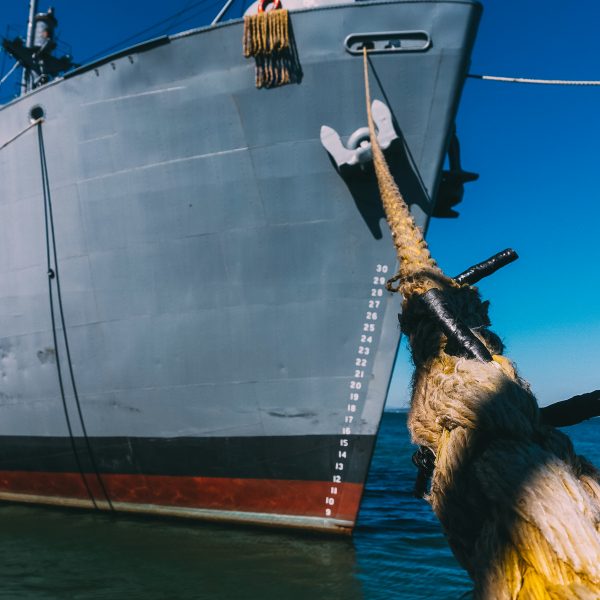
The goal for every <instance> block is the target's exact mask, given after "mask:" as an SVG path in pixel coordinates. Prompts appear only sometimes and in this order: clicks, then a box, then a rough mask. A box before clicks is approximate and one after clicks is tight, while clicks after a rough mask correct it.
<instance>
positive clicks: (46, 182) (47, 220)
mask: <svg viewBox="0 0 600 600" xmlns="http://www.w3.org/2000/svg"><path fill="white" fill-rule="evenodd" d="M42 122H43V118H41V119H37V121H35V122H34V123H33V124H32V125H37V126H38V147H39V154H40V168H41V174H42V194H43V200H44V224H45V237H46V266H47V274H48V299H49V304H50V318H51V322H52V337H53V342H54V348H55V349H56V368H57V372H58V383H59V388H60V395H61V400H62V405H63V411H64V415H65V420H66V423H67V429H68V431H69V438H70V440H71V448H72V450H73V455H74V456H75V461H76V463H77V468H78V470H79V473H80V475H81V479H82V481H83V484H84V486H85V488H86V491H87V493H88V495H89V496H90V499H91V501H92V504H93V505H94V508H95V509H98V508H99V507H98V503H97V501H96V498H95V496H94V494H93V492H92V490H91V488H90V485H89V482H88V480H87V477H86V474H85V470H84V469H83V465H82V462H81V457H80V455H79V451H78V450H77V447H76V444H75V438H74V436H73V427H72V424H71V419H70V416H69V411H68V408H67V400H66V394H65V385H64V381H63V376H62V369H61V363H60V353H59V351H58V334H57V324H56V317H55V307H54V291H53V282H55V284H56V298H57V304H58V314H59V317H60V323H61V328H62V331H63V342H64V347H65V354H66V358H67V366H68V372H69V379H70V382H71V387H72V389H73V396H74V398H75V404H76V406H77V414H78V417H79V423H80V425H81V430H82V433H83V438H84V441H85V446H86V450H87V453H88V456H89V460H90V463H91V465H92V469H93V471H94V475H95V478H96V480H97V482H98V484H99V486H100V489H101V490H102V495H103V496H104V498H105V499H106V502H107V504H108V507H109V510H110V511H111V512H114V510H115V509H114V506H113V504H112V502H111V499H110V496H109V494H108V492H107V490H106V486H105V485H104V481H103V479H102V476H101V475H100V471H99V469H98V465H97V463H96V458H95V455H94V452H93V450H92V447H91V444H90V440H89V437H88V433H87V429H86V426H85V421H84V419H83V412H82V409H81V402H80V399H79V393H78V391H77V385H76V383H75V374H74V372H73V361H72V359H71V350H70V346H69V338H68V334H67V326H66V321H65V314H64V309H63V302H62V291H61V286H60V273H59V268H58V253H57V250H56V235H55V229H54V217H53V211H52V196H51V193H50V178H49V175H48V163H47V160H46V149H45V146H44V135H43V132H42Z"/></svg>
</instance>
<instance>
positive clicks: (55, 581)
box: [0, 414, 600, 600]
mask: <svg viewBox="0 0 600 600" xmlns="http://www.w3.org/2000/svg"><path fill="white" fill-rule="evenodd" d="M599 429H600V419H596V420H595V421H592V422H588V423H584V424H582V425H578V426H576V427H571V428H569V429H568V431H567V432H568V433H569V435H571V437H572V439H573V441H574V442H575V446H576V449H577V450H578V451H580V452H582V453H585V454H586V455H587V456H588V458H589V459H591V460H592V461H593V462H595V463H596V464H598V463H599V462H600V448H599V446H598V442H597V440H598V430H599ZM411 452H412V450H411V447H410V444H409V442H408V432H407V431H406V418H405V416H404V415H398V414H386V416H385V417H384V420H383V423H382V429H381V432H380V437H379V441H378V444H377V449H376V452H375V457H374V460H373V464H372V468H371V475H370V479H369V485H368V488H367V492H366V493H365V498H364V501H363V506H362V510H361V515H360V520H359V526H358V527H357V530H356V533H355V535H354V539H353V540H350V539H347V538H325V537H317V536H308V535H301V534H297V533H285V532H279V531H269V530H260V529H248V528H233V527H231V528H230V527H223V526H216V525H211V524H203V523H196V522H190V521H162V520H150V519H142V518H132V517H121V516H119V517H118V518H112V517H111V516H110V515H104V514H95V513H88V512H73V511H62V510H57V509H50V508H48V509H47V508H38V507H28V506H16V505H13V506H11V505H0V581H1V585H0V598H7V599H8V598H10V599H11V600H12V599H22V598H23V599H24V598H32V599H35V600H38V599H39V600H46V599H61V600H62V599H65V598H73V599H76V600H79V599H81V600H92V599H111V600H119V599H121V598H127V599H128V600H129V599H131V600H134V599H135V600H137V599H140V600H153V599H161V600H162V599H165V598H174V599H183V600H185V599H188V598H190V599H191V598H194V599H209V598H210V599H211V600H212V599H221V598H223V599H228V600H229V599H237V598H240V599H252V598H260V599H261V600H263V599H270V598H281V599H286V600H287V599H292V600H293V599H300V598H301V599H305V598H306V599H309V598H310V599H311V600H312V599H319V600H320V599H322V598H323V599H331V600H337V599H344V600H355V599H357V600H358V599H362V598H365V599H369V600H372V599H382V600H383V599H388V598H401V599H402V600H420V599H425V598H429V599H432V600H435V599H440V600H442V599H443V600H446V599H452V600H458V599H459V598H461V597H466V596H464V594H465V593H466V592H468V590H469V587H470V585H469V581H468V578H467V577H466V575H465V574H464V572H463V571H462V570H461V569H460V567H459V566H458V565H457V563H456V561H455V560H454V558H453V557H452V555H451V553H450V551H449V549H448V547H447V545H446V542H445V540H444V538H443V535H442V534H441V532H440V528H439V526H438V524H437V521H436V520H435V518H434V517H433V515H432V514H431V511H430V509H429V507H428V506H427V505H426V504H425V502H424V501H422V500H416V499H414V498H413V497H412V486H413V482H414V476H415V470H414V468H413V467H412V464H411V462H410V455H411Z"/></svg>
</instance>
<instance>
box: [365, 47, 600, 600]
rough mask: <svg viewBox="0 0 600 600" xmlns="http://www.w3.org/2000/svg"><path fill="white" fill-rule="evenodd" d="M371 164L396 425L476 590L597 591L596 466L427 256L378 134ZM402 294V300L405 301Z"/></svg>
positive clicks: (530, 598)
mask: <svg viewBox="0 0 600 600" xmlns="http://www.w3.org/2000/svg"><path fill="white" fill-rule="evenodd" d="M364 70H365V90H366V96H367V112H368V116H369V129H370V132H371V146H372V151H373V160H374V164H375V171H376V174H377V180H378V183H379V187H380V193H381V197H382V201H383V205H384V209H385V212H386V217H387V220H388V223H389V225H390V229H391V231H392V236H393V239H394V244H395V245H396V250H397V254H398V259H399V261H400V268H399V274H398V276H397V279H398V282H399V289H400V291H401V292H402V293H403V295H404V296H405V301H404V306H405V312H406V314H404V315H403V320H405V321H406V322H407V323H409V324H410V329H411V331H410V336H409V337H410V344H411V349H412V353H413V360H414V362H415V365H416V371H415V375H414V380H413V395H412V400H411V408H410V413H409V419H408V426H409V429H410V432H411V436H412V440H413V442H414V443H416V444H418V445H420V446H424V447H426V448H429V449H430V450H431V451H432V452H433V454H434V455H435V469H434V471H433V476H432V481H431V489H430V491H429V494H428V495H427V500H428V501H429V502H430V504H431V506H432V508H433V510H434V511H435V513H436V515H437V516H438V518H439V519H440V522H441V523H442V526H443V527H444V531H445V533H446V536H447V538H448V542H449V544H450V547H451V548H452V551H453V552H454V554H455V556H456V557H457V559H458V560H459V562H460V563H461V564H462V565H463V567H464V568H465V569H466V570H467V572H468V573H469V575H470V576H471V578H472V579H473V581H474V583H475V590H474V594H475V598H476V599H478V600H598V599H599V598H600V472H599V471H598V470H597V469H596V468H595V467H594V466H593V465H591V464H590V463H588V462H587V461H586V460H585V459H584V458H582V457H580V456H577V455H576V454H575V451H574V449H573V446H572V444H571V441H570V440H569V438H568V437H567V436H566V435H564V434H563V433H561V432H560V431H558V430H556V429H554V428H553V427H551V426H548V425H545V424H544V423H543V422H542V420H541V419H540V412H539V408H538V405H537V402H536V399H535V397H534V396H533V394H532V393H531V391H530V389H529V386H528V384H527V382H525V381H524V380H523V379H521V378H520V377H519V376H518V374H517V373H516V370H515V368H514V365H513V364H512V363H511V361H509V360H508V359H507V358H505V357H504V356H501V355H500V352H501V347H500V346H501V344H495V343H494V340H498V338H497V336H496V335H495V334H493V333H492V332H491V331H489V330H488V329H487V326H488V325H489V321H488V320H487V305H486V304H485V303H483V302H482V301H481V299H480V298H479V294H478V292H477V290H476V289H475V288H469V287H468V286H462V287H460V286H458V285H457V284H456V282H454V281H453V280H452V279H450V278H448V277H446V276H445V275H444V274H443V273H442V272H441V270H440V269H439V267H437V265H436V264H435V262H434V261H433V259H432V258H431V256H430V255H429V251H428V249H427V246H426V244H425V241H424V240H423V236H422V234H421V231H420V230H419V229H418V228H417V227H416V226H415V224H414V221H413V220H412V217H411V216H410V213H409V211H408V208H407V206H406V204H405V203H404V200H403V198H402V196H401V194H400V192H399V190H398V188H397V186H396V184H395V182H394V180H393V177H392V175H391V173H390V171H389V168H388V167H387V164H386V162H385V158H384V156H383V152H382V151H381V148H380V147H379V145H378V141H377V137H376V135H375V128H374V124H373V119H372V117H371V107H370V104H371V102H370V94H369V83H368V62H367V53H366V50H365V53H364ZM431 288H438V289H440V290H442V291H443V293H444V294H445V296H446V297H447V301H448V305H449V306H450V307H451V308H452V310H453V311H454V312H455V314H456V317H457V318H459V319H460V320H461V321H462V322H463V323H466V324H468V326H469V327H470V328H471V329H472V331H473V334H474V335H477V337H478V338H479V339H480V340H481V341H482V342H483V343H484V344H485V345H486V347H487V348H488V350H489V351H490V354H494V360H493V361H491V362H481V361H478V360H470V359H467V358H464V357H460V356H456V355H454V354H453V353H452V352H451V351H450V350H449V348H448V346H447V344H448V340H446V338H445V336H444V335H442V334H441V333H440V330H439V327H438V326H437V324H436V323H435V322H433V321H432V320H431V319H430V318H429V317H428V315H427V314H425V313H419V310H420V309H419V303H418V302H415V301H414V300H415V299H416V298H418V296H420V295H421V294H423V293H424V292H427V291H428V290H430V289H431ZM411 300H412V301H411Z"/></svg>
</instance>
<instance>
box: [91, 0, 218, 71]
mask: <svg viewBox="0 0 600 600" xmlns="http://www.w3.org/2000/svg"><path fill="white" fill-rule="evenodd" d="M200 4H205V6H204V7H203V8H202V10H200V11H198V12H197V13H196V14H195V16H196V15H198V14H202V13H204V12H208V10H209V9H213V8H214V7H215V6H217V5H220V4H222V0H217V1H215V2H211V3H210V4H206V2H205V0H198V1H196V2H192V3H190V2H188V3H187V4H186V6H184V7H183V8H182V9H180V10H178V11H177V12H175V13H173V14H172V15H170V16H169V17H165V18H163V19H161V20H160V21H157V22H156V23H154V24H153V25H150V26H149V27H146V28H145V29H142V30H141V31H138V32H137V33H134V34H132V35H130V36H128V37H126V38H124V39H122V40H121V41H120V42H117V43H116V44H112V45H111V46H109V47H107V48H104V49H103V50H100V51H99V52H96V53H95V54H93V55H92V56H89V57H88V58H86V59H85V60H83V61H82V64H86V63H88V62H91V61H92V60H94V59H96V58H100V57H102V56H105V55H106V54H107V53H109V52H111V51H112V50H117V49H119V48H121V47H122V46H123V44H126V43H127V42H131V41H133V40H135V39H136V38H138V37H140V36H141V35H144V34H147V33H150V32H151V31H152V30H154V29H157V28H159V27H163V26H164V25H166V24H168V25H166V28H164V27H163V29H162V30H161V31H163V32H164V31H167V30H168V29H170V28H171V27H175V26H177V25H178V24H180V22H185V20H187V18H191V17H186V19H184V20H183V21H179V22H178V21H177V18H178V17H181V16H183V15H185V13H187V12H189V11H191V10H193V9H195V8H197V7H198V6H199V5H200ZM171 21H172V22H171Z"/></svg>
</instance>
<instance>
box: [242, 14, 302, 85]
mask: <svg viewBox="0 0 600 600" xmlns="http://www.w3.org/2000/svg"><path fill="white" fill-rule="evenodd" d="M243 49H244V56H245V57H246V58H249V57H251V56H253V57H254V59H255V61H256V87H257V88H261V87H275V86H279V85H284V84H286V83H290V82H291V79H292V74H291V72H290V71H291V66H292V63H291V43H290V27H289V13H288V11H287V10H285V9H282V8H278V9H276V10H271V11H268V12H266V11H263V12H259V13H257V14H255V15H247V16H246V17H244V39H243Z"/></svg>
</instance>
